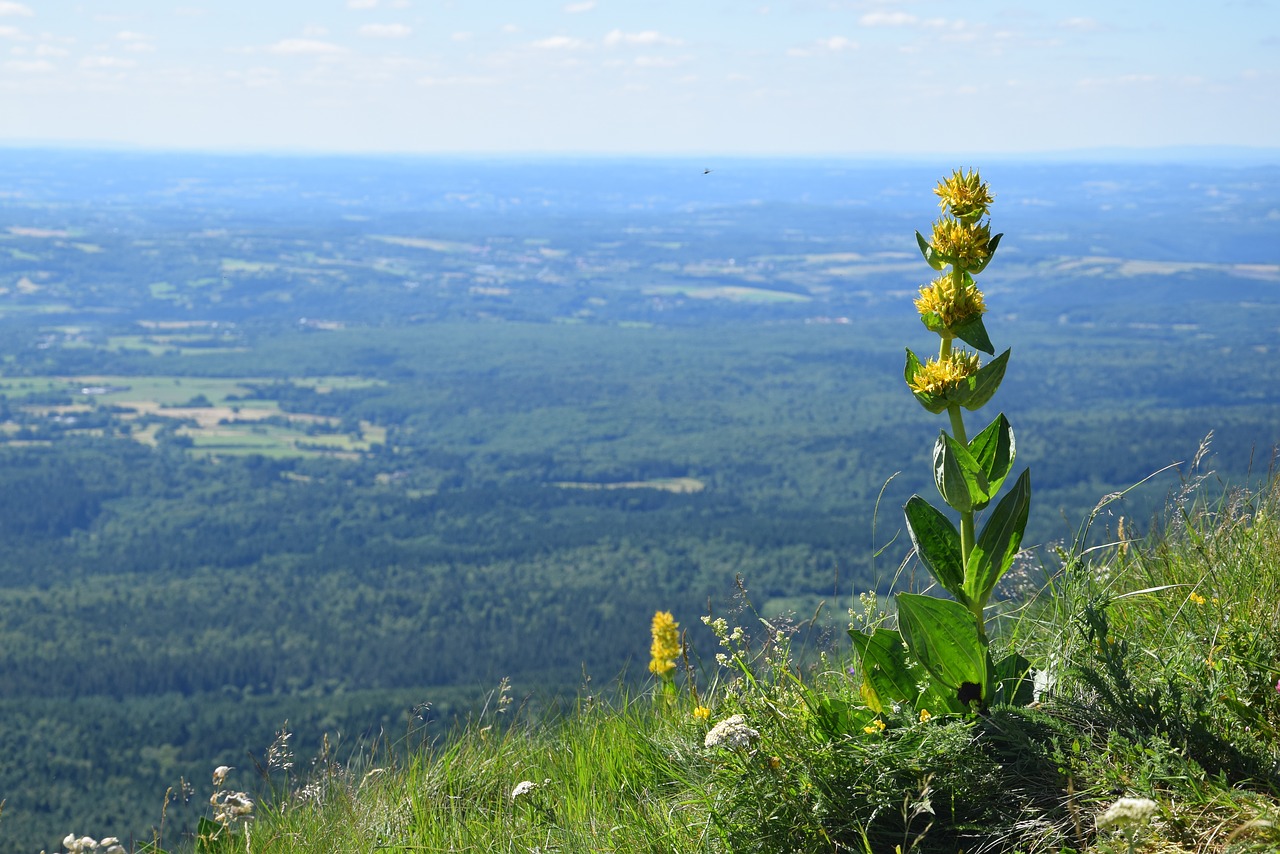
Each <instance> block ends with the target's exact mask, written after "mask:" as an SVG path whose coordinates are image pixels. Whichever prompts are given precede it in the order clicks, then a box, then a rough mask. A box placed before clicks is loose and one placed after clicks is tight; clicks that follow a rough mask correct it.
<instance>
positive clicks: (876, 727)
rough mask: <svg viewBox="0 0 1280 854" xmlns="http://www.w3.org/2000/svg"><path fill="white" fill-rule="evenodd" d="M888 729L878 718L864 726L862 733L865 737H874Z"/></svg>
mask: <svg viewBox="0 0 1280 854" xmlns="http://www.w3.org/2000/svg"><path fill="white" fill-rule="evenodd" d="M888 728H889V727H888V725H887V724H886V723H885V722H884V721H882V720H880V718H876V719H875V720H874V721H872V722H871V723H869V724H867V725H866V726H864V727H863V728H862V731H863V732H865V733H866V734H867V735H875V734H876V733H880V732H884V731H885V730H886V729H888Z"/></svg>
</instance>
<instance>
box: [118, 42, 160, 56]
mask: <svg viewBox="0 0 1280 854" xmlns="http://www.w3.org/2000/svg"><path fill="white" fill-rule="evenodd" d="M124 49H125V50H127V51H129V53H154V52H155V49H156V46H155V45H153V44H152V43H151V42H129V43H128V44H126V45H125V46H124Z"/></svg>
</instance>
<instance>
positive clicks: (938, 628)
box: [895, 593, 990, 708]
mask: <svg viewBox="0 0 1280 854" xmlns="http://www.w3.org/2000/svg"><path fill="white" fill-rule="evenodd" d="M895 598H896V599H897V602H898V626H899V628H900V629H901V630H902V637H903V639H904V640H905V641H906V642H907V647H908V648H909V649H910V650H911V655H912V656H913V657H914V658H915V659H916V660H917V661H919V662H920V664H921V665H922V666H923V667H924V669H925V670H927V671H928V672H929V675H930V676H932V677H933V678H934V680H935V681H937V682H939V683H940V684H942V685H943V686H944V687H946V688H947V689H948V691H950V692H954V695H955V698H956V700H957V702H959V703H960V705H961V707H962V708H965V707H968V704H969V702H971V701H973V700H976V701H978V703H979V705H980V706H985V705H986V701H987V699H988V698H987V697H985V696H984V694H983V692H984V691H986V685H987V676H988V673H989V668H990V662H989V656H988V654H987V644H986V638H985V635H984V634H983V632H982V630H981V627H980V626H979V625H978V618H977V617H975V616H974V615H973V613H972V612H970V611H969V609H968V608H966V607H965V606H964V605H961V604H960V603H959V602H954V601H952V600H950V599H935V598H933V597H932V596H921V595H919V594H916V593H899V594H898V595H897V596H896V597H895Z"/></svg>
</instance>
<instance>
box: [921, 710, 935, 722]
mask: <svg viewBox="0 0 1280 854" xmlns="http://www.w3.org/2000/svg"><path fill="white" fill-rule="evenodd" d="M931 717H933V715H931V714H929V710H928V709H921V710H920V723H924V722H925V721H927V720H929V718H931Z"/></svg>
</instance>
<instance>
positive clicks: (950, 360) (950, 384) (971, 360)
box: [908, 350, 979, 395]
mask: <svg viewBox="0 0 1280 854" xmlns="http://www.w3.org/2000/svg"><path fill="white" fill-rule="evenodd" d="M978 368H979V358H978V354H977V353H970V352H968V351H966V350H956V351H954V352H952V353H951V354H949V355H948V356H946V357H945V358H940V359H930V360H929V361H927V362H925V363H924V364H923V365H921V366H920V368H919V370H917V371H916V373H915V376H913V377H911V379H910V381H909V383H908V384H909V385H910V386H911V390H912V391H917V392H920V393H921V394H930V395H945V394H946V393H947V392H950V391H955V390H956V389H958V388H959V387H960V386H961V384H963V383H964V382H965V381H966V380H967V379H969V377H971V376H973V375H974V374H976V373H978Z"/></svg>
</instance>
